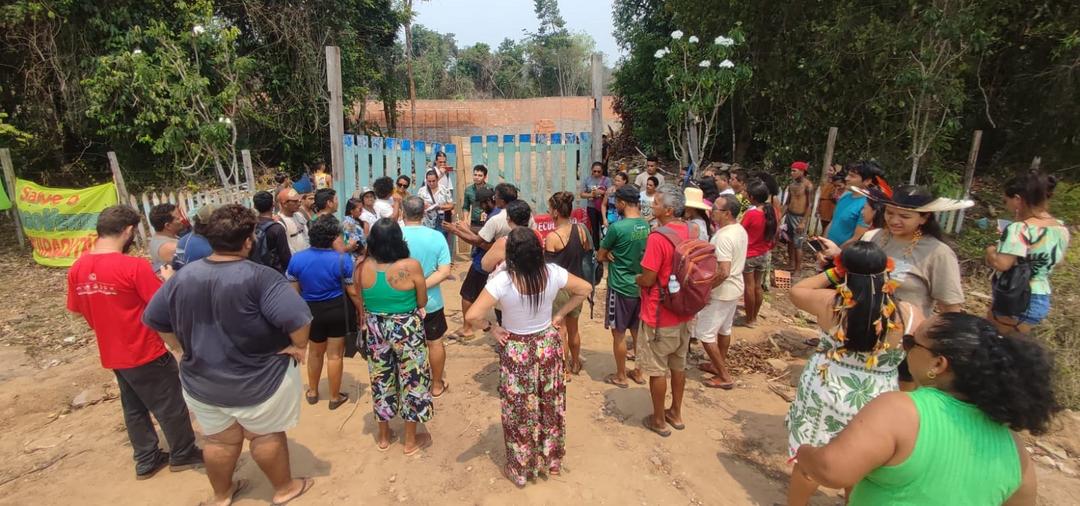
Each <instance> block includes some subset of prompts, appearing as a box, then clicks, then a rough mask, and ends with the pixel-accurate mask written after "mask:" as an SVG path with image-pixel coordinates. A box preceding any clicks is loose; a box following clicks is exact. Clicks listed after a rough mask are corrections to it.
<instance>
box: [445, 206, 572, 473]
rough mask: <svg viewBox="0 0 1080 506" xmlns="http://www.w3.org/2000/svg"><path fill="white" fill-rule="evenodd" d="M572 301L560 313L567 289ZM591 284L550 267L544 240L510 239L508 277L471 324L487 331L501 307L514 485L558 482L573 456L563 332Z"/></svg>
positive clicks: (524, 231)
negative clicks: (549, 478) (558, 302)
mask: <svg viewBox="0 0 1080 506" xmlns="http://www.w3.org/2000/svg"><path fill="white" fill-rule="evenodd" d="M563 288H565V289H566V290H567V291H569V292H570V299H569V300H568V301H566V303H564V304H563V305H562V307H560V308H559V309H558V311H554V312H553V311H552V304H553V302H554V301H555V296H556V295H557V294H558V293H559V290H560V289H563ZM590 288H591V287H590V286H589V284H588V283H587V282H585V280H583V279H581V278H579V277H576V276H574V275H573V274H570V273H568V272H566V269H563V268H562V267H559V266H557V265H555V264H549V263H545V262H544V249H543V247H542V246H541V244H540V239H538V238H537V237H536V234H535V233H534V232H533V231H532V230H530V229H528V228H525V227H518V228H515V229H514V230H512V231H511V232H510V235H509V237H508V239H507V243H506V270H504V271H500V272H498V273H496V274H492V276H491V277H490V278H489V279H488V282H487V285H486V286H485V287H484V290H483V291H482V292H481V293H480V296H479V297H477V299H476V302H474V303H473V304H472V306H471V307H469V311H468V313H467V314H466V315H465V318H466V319H467V320H468V321H469V323H470V324H472V325H474V326H475V327H476V328H484V327H485V326H487V322H486V321H485V319H486V317H487V314H488V312H489V311H491V309H492V308H494V307H495V304H496V303H498V304H499V306H500V307H501V308H502V323H503V326H504V327H505V328H501V327H498V326H495V327H493V329H492V333H493V334H494V335H495V337H496V338H498V340H499V344H500V345H501V346H500V350H499V351H500V353H499V355H500V360H499V361H500V363H501V367H500V370H499V371H500V372H499V394H500V397H501V398H502V424H503V438H504V439H505V442H506V468H505V469H504V472H505V474H506V477H507V478H509V479H510V480H511V481H513V482H514V483H515V484H516V485H517V486H519V487H522V486H524V485H525V481H526V480H527V479H529V478H535V477H537V476H539V475H540V474H542V473H543V474H549V475H557V474H559V471H560V469H561V468H562V457H563V455H564V454H565V452H566V450H565V448H564V443H565V427H566V422H565V418H564V414H565V411H566V384H565V383H564V378H563V364H564V362H563V347H562V340H561V339H560V337H559V331H558V327H559V326H561V324H562V321H563V318H564V317H565V316H566V314H567V313H569V312H570V310H572V309H573V308H575V307H577V306H579V305H581V303H582V302H584V301H585V297H587V296H588V295H589V290H590Z"/></svg>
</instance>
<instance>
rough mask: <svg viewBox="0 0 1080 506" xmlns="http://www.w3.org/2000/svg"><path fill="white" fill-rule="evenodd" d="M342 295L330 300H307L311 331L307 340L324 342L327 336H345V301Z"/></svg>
mask: <svg viewBox="0 0 1080 506" xmlns="http://www.w3.org/2000/svg"><path fill="white" fill-rule="evenodd" d="M343 297H345V296H344V295H341V296H340V297H334V298H333V299H330V300H320V301H316V302H308V303H307V305H308V308H309V309H311V316H312V319H311V333H310V334H309V335H308V340H310V341H311V342H313V343H325V342H326V338H328V337H345V332H346V330H345V329H346V328H347V327H346V324H345V318H346V316H347V315H346V314H345V302H344V301H343V299H342V298H343Z"/></svg>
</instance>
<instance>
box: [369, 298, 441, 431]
mask: <svg viewBox="0 0 1080 506" xmlns="http://www.w3.org/2000/svg"><path fill="white" fill-rule="evenodd" d="M367 330H368V335H367V340H366V342H365V343H364V345H365V346H367V347H368V361H367V365H368V374H369V375H370V376H371V399H372V404H373V408H374V411H375V417H376V418H378V419H379V421H383V422H386V421H389V420H391V419H392V418H394V415H395V414H400V415H401V419H402V420H405V421H406V422H427V421H428V420H431V416H432V414H433V409H432V405H431V367H430V366H429V365H428V349H427V341H426V340H425V339H424V325H423V319H422V318H420V312H419V311H413V312H411V313H400V314H383V313H371V312H369V313H367Z"/></svg>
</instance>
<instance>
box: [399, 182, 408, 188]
mask: <svg viewBox="0 0 1080 506" xmlns="http://www.w3.org/2000/svg"><path fill="white" fill-rule="evenodd" d="M397 187H398V188H408V187H409V185H407V184H401V183H398V185H397Z"/></svg>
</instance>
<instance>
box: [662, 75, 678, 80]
mask: <svg viewBox="0 0 1080 506" xmlns="http://www.w3.org/2000/svg"><path fill="white" fill-rule="evenodd" d="M674 78H675V74H668V76H667V77H666V78H664V80H665V81H670V80H672V79H674Z"/></svg>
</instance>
